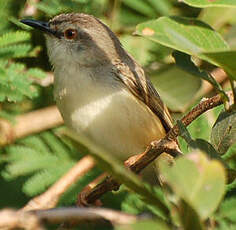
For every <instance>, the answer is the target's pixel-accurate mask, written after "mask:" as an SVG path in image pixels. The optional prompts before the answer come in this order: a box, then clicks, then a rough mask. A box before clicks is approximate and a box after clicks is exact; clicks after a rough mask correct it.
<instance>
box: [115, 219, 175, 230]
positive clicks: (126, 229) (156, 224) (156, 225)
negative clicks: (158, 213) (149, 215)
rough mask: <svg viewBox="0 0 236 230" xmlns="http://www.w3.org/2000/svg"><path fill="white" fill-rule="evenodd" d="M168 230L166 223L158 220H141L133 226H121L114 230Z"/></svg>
mask: <svg viewBox="0 0 236 230" xmlns="http://www.w3.org/2000/svg"><path fill="white" fill-rule="evenodd" d="M143 229H148V230H158V229H160V230H170V229H171V228H169V227H168V226H167V224H166V223H164V222H162V221H160V220H143V221H138V222H137V223H134V224H129V225H122V226H117V227H115V230H143Z"/></svg>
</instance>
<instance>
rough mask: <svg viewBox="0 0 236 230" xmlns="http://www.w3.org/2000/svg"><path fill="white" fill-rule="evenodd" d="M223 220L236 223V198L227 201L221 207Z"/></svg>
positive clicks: (220, 212)
mask: <svg viewBox="0 0 236 230" xmlns="http://www.w3.org/2000/svg"><path fill="white" fill-rule="evenodd" d="M218 215H219V216H220V217H221V218H226V219H227V220H229V221H232V222H234V223H236V198H228V199H226V200H225V201H224V202H223V203H222V204H221V206H220V210H219V214H218Z"/></svg>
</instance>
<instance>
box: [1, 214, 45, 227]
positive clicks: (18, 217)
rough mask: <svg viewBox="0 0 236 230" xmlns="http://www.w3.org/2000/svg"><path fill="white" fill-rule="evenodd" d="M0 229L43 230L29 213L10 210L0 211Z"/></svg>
mask: <svg viewBox="0 0 236 230" xmlns="http://www.w3.org/2000/svg"><path fill="white" fill-rule="evenodd" d="M0 229H1V230H9V229H25V230H44V229H45V228H44V227H42V226H41V225H40V221H39V218H38V217H37V216H35V215H34V214H32V213H29V212H18V211H15V210H11V209H4V210H2V211H0Z"/></svg>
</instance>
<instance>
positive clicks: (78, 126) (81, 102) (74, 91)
mask: <svg viewBox="0 0 236 230" xmlns="http://www.w3.org/2000/svg"><path fill="white" fill-rule="evenodd" d="M58 95H59V96H58ZM58 95H57V105H58V107H59V110H60V111H61V113H62V116H63V118H64V120H65V124H66V125H67V126H69V127H70V128H71V129H72V130H74V131H75V132H76V133H77V134H78V136H79V137H81V142H83V143H84V144H85V145H87V147H88V148H89V147H90V146H89V145H90V144H93V146H97V147H99V150H102V151H106V152H107V153H109V154H112V155H114V156H115V157H117V158H119V159H122V160H125V159H127V158H128V157H129V156H130V155H134V154H138V153H141V152H143V151H144V150H145V148H146V147H147V146H148V144H150V142H151V141H153V140H158V139H160V138H162V137H163V136H164V135H165V130H164V128H163V127H162V125H161V122H160V120H159V119H158V117H157V116H156V115H154V114H153V112H152V111H151V110H150V109H149V108H148V107H147V106H146V105H144V104H143V103H142V102H140V101H139V100H138V99H136V98H135V97H134V96H133V95H132V94H131V93H130V92H129V91H128V90H125V89H122V88H119V87H115V88H112V89H111V88H106V87H100V86H96V87H95V86H94V85H93V84H87V86H86V87H80V86H79V85H77V86H75V85H71V86H70V91H68V89H67V88H63V89H61V90H60V91H59V93H58Z"/></svg>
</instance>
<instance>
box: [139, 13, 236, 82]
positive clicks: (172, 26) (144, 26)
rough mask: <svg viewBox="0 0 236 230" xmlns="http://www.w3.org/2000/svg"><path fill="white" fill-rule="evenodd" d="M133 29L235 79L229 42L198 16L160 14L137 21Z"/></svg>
mask: <svg viewBox="0 0 236 230" xmlns="http://www.w3.org/2000/svg"><path fill="white" fill-rule="evenodd" d="M136 33H137V34H138V35H141V36H144V37H146V38H148V39H150V40H152V41H155V42H158V43H161V44H162V45H164V46H168V47H171V48H173V49H176V50H179V51H181V52H184V53H187V54H189V55H194V56H197V57H199V58H201V59H203V60H205V61H208V62H210V63H212V64H214V65H217V66H220V67H222V68H223V69H225V71H226V72H228V73H229V74H230V75H229V77H231V78H232V79H236V68H235V65H234V60H235V57H236V56H235V55H236V51H229V46H228V45H227V43H226V42H225V41H224V40H223V38H222V37H221V36H220V34H219V33H217V32H216V31H214V30H213V29H212V28H211V27H210V26H209V25H207V24H205V23H203V22H201V21H199V20H196V19H187V18H182V17H161V18H158V19H157V20H152V21H148V22H145V23H141V24H139V25H137V27H136Z"/></svg>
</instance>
